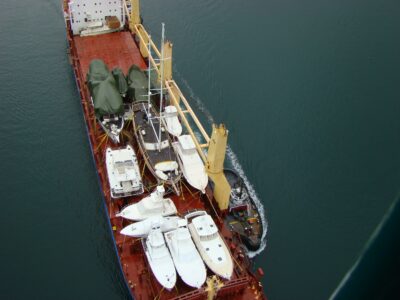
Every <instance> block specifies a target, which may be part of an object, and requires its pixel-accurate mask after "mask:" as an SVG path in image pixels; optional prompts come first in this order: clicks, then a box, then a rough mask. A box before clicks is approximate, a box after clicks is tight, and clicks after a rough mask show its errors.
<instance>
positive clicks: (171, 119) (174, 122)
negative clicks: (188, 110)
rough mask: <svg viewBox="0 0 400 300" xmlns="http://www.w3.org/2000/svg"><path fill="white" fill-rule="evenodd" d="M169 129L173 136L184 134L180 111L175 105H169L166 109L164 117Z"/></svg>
mask: <svg viewBox="0 0 400 300" xmlns="http://www.w3.org/2000/svg"><path fill="white" fill-rule="evenodd" d="M163 120H164V121H165V124H166V128H167V131H168V132H169V133H170V134H171V135H173V136H176V137H178V136H180V135H181V134H182V125H181V122H179V119H178V111H177V109H176V107H175V106H174V105H168V106H166V107H165V109H164V118H163Z"/></svg>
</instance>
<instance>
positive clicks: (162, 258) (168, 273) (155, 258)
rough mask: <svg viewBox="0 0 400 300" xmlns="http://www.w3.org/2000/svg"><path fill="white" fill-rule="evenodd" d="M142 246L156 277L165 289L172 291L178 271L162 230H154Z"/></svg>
mask: <svg viewBox="0 0 400 300" xmlns="http://www.w3.org/2000/svg"><path fill="white" fill-rule="evenodd" d="M142 244H143V249H144V252H145V253H146V257H147V261H148V262H149V265H150V268H151V271H152V272H153V274H154V277H156V279H157V281H158V282H159V283H160V284H161V285H162V286H163V287H165V288H166V289H167V290H171V289H172V288H173V287H174V286H175V283H176V271H175V267H174V262H173V261H172V258H171V254H170V253H169V251H168V249H167V246H166V245H165V240H164V236H163V234H162V233H161V230H160V229H152V230H151V231H150V234H149V236H148V237H147V238H146V239H145V241H143V240H142Z"/></svg>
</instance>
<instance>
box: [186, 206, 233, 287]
mask: <svg viewBox="0 0 400 300" xmlns="http://www.w3.org/2000/svg"><path fill="white" fill-rule="evenodd" d="M185 218H186V220H191V222H190V223H189V225H188V227H189V230H190V233H191V235H192V238H193V241H194V243H195V244H196V247H197V249H198V250H199V253H200V255H201V257H202V258H203V260H204V262H205V264H206V265H207V266H208V267H209V268H210V269H211V271H213V272H214V273H215V274H216V275H218V276H221V277H223V278H225V279H228V280H229V279H230V278H231V276H232V273H233V262H232V257H231V254H230V253H229V250H228V248H227V247H226V245H225V242H224V241H223V239H222V237H221V235H220V234H219V232H218V228H217V226H216V225H215V223H214V221H213V219H212V218H211V216H210V215H208V214H207V213H206V212H205V211H196V212H193V213H190V214H188V215H186V216H185Z"/></svg>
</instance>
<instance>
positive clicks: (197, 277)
mask: <svg viewBox="0 0 400 300" xmlns="http://www.w3.org/2000/svg"><path fill="white" fill-rule="evenodd" d="M180 223H181V225H182V226H181V227H179V228H178V229H176V230H173V231H170V232H167V233H165V234H164V236H165V241H166V242H167V245H168V249H169V251H170V252H171V256H172V259H173V261H174V264H175V268H176V270H177V271H178V274H179V276H180V277H181V278H182V280H183V282H185V283H186V284H187V285H189V286H191V287H194V288H200V287H201V286H202V285H203V284H204V282H205V280H206V277H207V271H206V268H205V266H204V263H203V260H202V259H201V257H200V254H199V252H198V251H197V249H196V246H195V245H194V243H193V241H192V238H191V236H190V233H189V230H188V228H187V227H186V224H187V222H186V220H184V222H180Z"/></svg>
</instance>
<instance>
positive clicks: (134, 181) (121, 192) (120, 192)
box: [106, 145, 143, 198]
mask: <svg viewBox="0 0 400 300" xmlns="http://www.w3.org/2000/svg"><path fill="white" fill-rule="evenodd" d="M106 166H107V174H108V182H109V184H110V192H111V197H112V198H121V197H128V196H134V195H139V194H142V193H143V183H142V178H141V176H140V172H139V166H138V162H137V158H136V154H135V152H134V151H133V149H132V147H131V146H129V145H128V146H127V147H126V148H121V149H118V150H112V149H111V148H107V150H106Z"/></svg>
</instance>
